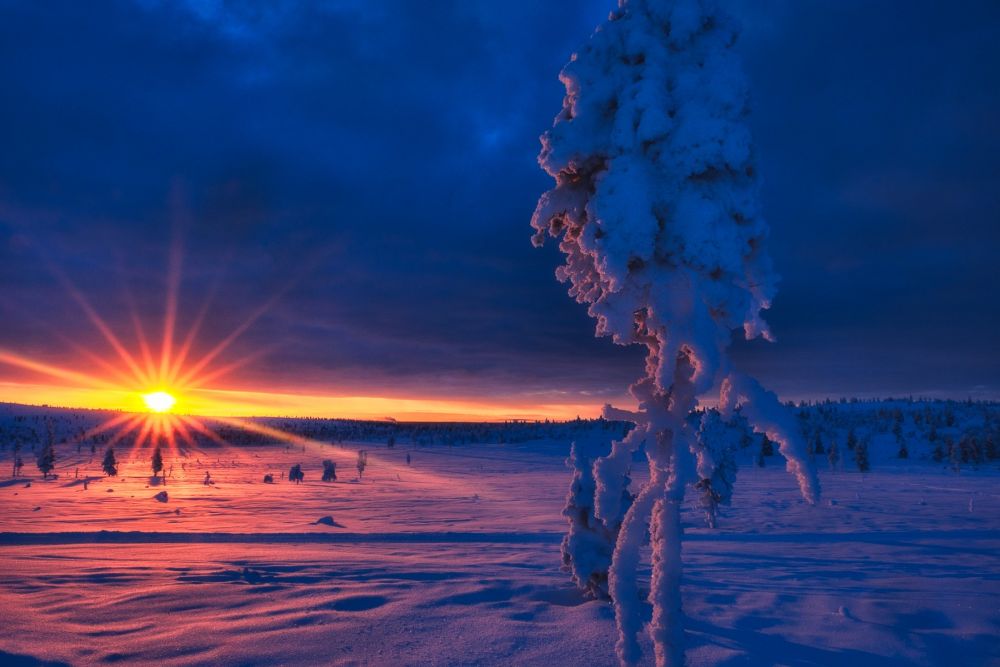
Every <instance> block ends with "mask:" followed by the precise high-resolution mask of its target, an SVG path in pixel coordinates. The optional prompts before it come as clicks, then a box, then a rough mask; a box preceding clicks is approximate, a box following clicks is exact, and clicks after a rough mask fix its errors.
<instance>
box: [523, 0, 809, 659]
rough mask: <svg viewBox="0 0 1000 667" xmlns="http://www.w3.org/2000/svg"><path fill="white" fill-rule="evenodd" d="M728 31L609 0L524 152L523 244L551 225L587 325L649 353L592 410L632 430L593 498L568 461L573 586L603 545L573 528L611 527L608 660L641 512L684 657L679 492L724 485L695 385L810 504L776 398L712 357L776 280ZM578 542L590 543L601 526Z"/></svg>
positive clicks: (748, 329) (657, 611) (622, 643)
mask: <svg viewBox="0 0 1000 667" xmlns="http://www.w3.org/2000/svg"><path fill="white" fill-rule="evenodd" d="M737 34H738V29H737V26H736V25H735V23H734V22H733V20H732V19H730V18H729V17H728V16H727V15H726V14H725V13H723V12H721V11H720V10H719V9H718V8H717V7H716V5H715V3H714V2H712V1H710V0H621V2H620V6H619V7H618V9H617V10H615V11H614V12H612V14H611V15H610V17H609V19H608V20H607V21H606V22H605V23H604V24H603V25H601V26H600V27H599V28H598V29H597V31H596V32H595V33H594V34H593V35H592V36H591V38H590V40H589V42H588V43H587V44H586V45H585V46H584V47H583V48H582V49H581V50H580V51H579V52H578V53H577V54H575V55H574V56H573V58H572V59H571V60H570V62H569V63H568V64H567V65H566V67H565V68H564V69H563V71H562V74H561V76H560V78H561V80H562V82H563V84H564V85H565V87H566V97H565V100H564V103H563V109H562V111H561V112H560V113H559V115H558V116H557V117H556V119H555V123H554V125H553V127H552V129H551V130H549V131H548V132H547V133H546V134H545V135H544V136H543V137H542V152H541V155H540V156H539V162H540V164H541V165H542V167H543V168H544V169H545V170H546V171H547V172H548V173H549V174H550V175H551V176H552V177H553V178H554V179H555V187H553V188H552V189H551V190H549V191H548V192H546V193H545V194H543V195H542V197H541V198H540V199H539V202H538V206H537V208H536V210H535V214H534V217H533V218H532V222H531V224H532V226H533V227H534V229H535V235H534V237H533V241H534V243H535V244H536V245H541V244H542V243H544V241H545V237H546V236H552V237H555V238H557V239H558V241H559V248H560V250H561V251H562V252H563V253H564V255H565V263H564V265H563V266H561V267H559V269H558V270H557V271H556V276H557V278H558V279H559V280H560V281H562V282H565V283H568V284H569V293H570V295H571V296H572V297H574V298H575V299H576V300H577V301H579V302H581V303H585V304H587V307H588V312H589V313H590V315H591V316H592V317H594V318H595V319H596V321H597V324H596V330H597V334H598V335H599V336H610V337H611V338H612V340H614V342H615V343H618V344H621V345H630V344H639V345H644V346H645V347H646V350H647V356H646V369H645V375H644V376H643V377H642V378H641V379H640V380H639V381H638V382H636V383H635V384H634V385H633V386H632V388H631V392H632V395H633V396H634V397H635V399H636V400H637V401H638V404H639V408H638V411H636V412H634V413H624V412H622V411H617V410H614V409H613V408H610V409H608V410H606V413H605V416H607V417H608V418H609V419H627V420H628V421H631V422H633V423H634V424H635V425H636V426H635V428H634V429H633V430H632V431H631V432H629V434H628V435H627V436H626V437H624V438H623V439H622V440H619V441H616V442H614V443H612V448H611V452H610V453H609V454H608V455H606V456H602V457H600V458H598V459H596V460H595V461H594V462H593V465H592V468H591V471H592V482H593V500H592V502H590V501H589V497H588V496H587V494H588V493H590V488H591V486H590V485H591V477H588V476H587V474H586V470H584V469H583V466H584V464H583V463H582V462H581V459H577V460H576V462H575V463H574V470H575V474H574V487H573V490H571V493H570V501H569V505H568V507H567V512H568V513H569V515H570V517H571V535H570V536H569V537H568V538H567V544H570V543H573V542H574V539H576V540H577V541H576V542H575V544H576V545H577V546H575V547H572V548H570V549H569V553H571V554H572V556H571V561H573V563H574V564H573V565H571V567H572V569H573V571H574V576H576V577H577V578H578V582H581V581H582V582H583V585H584V586H585V587H588V586H590V588H592V586H591V585H590V584H589V583H588V582H590V580H591V577H592V575H593V573H594V571H593V570H591V569H588V568H591V567H593V566H594V565H596V564H597V563H598V562H599V561H600V559H599V558H594V559H592V560H590V561H587V560H586V558H585V556H584V555H583V554H582V549H583V546H582V545H583V544H584V543H585V541H582V536H583V535H585V534H586V535H591V536H596V535H602V536H603V537H604V538H608V539H610V537H609V536H610V535H614V534H615V533H617V538H616V542H615V546H614V551H613V554H612V557H611V563H610V568H609V570H608V592H609V594H610V596H611V598H612V600H613V601H614V604H615V612H616V621H617V624H618V629H619V641H618V655H619V658H620V660H621V661H622V662H623V663H633V662H635V661H636V660H638V658H639V644H638V641H637V635H638V632H639V631H640V630H641V629H642V621H641V620H640V619H641V616H640V603H639V599H638V596H639V591H638V586H637V583H636V568H638V565H639V561H640V549H641V546H642V543H643V541H644V539H645V535H646V530H647V526H648V527H649V534H650V535H651V540H652V544H651V548H652V557H653V574H652V585H651V590H650V594H649V598H650V601H651V602H652V604H653V618H652V621H651V622H650V624H649V631H650V634H651V636H652V638H653V643H654V648H655V650H656V661H657V664H660V665H666V664H681V663H682V662H683V648H682V645H681V642H682V638H683V634H682V626H681V624H682V612H681V607H680V575H681V570H680V563H681V560H680V553H681V552H680V540H681V536H682V530H681V523H680V506H681V503H682V501H683V498H684V494H685V491H686V488H687V486H688V485H697V484H700V483H702V482H704V484H703V485H702V488H701V489H700V490H701V491H702V493H703V497H707V498H710V499H712V500H711V501H710V502H711V503H712V505H711V509H710V510H709V511H710V512H711V513H712V514H713V516H714V508H715V507H717V505H718V504H719V503H722V502H723V501H724V500H727V499H728V494H729V492H730V490H731V484H732V481H733V479H734V474H735V471H734V469H733V468H732V466H731V464H730V462H728V461H727V460H726V459H725V452H726V447H725V446H724V445H720V444H718V443H716V442H710V440H711V439H712V438H713V437H714V435H713V432H714V431H715V430H717V427H716V426H713V425H712V424H711V423H709V424H704V423H702V424H700V425H699V424H698V423H697V422H694V423H692V420H691V419H690V415H691V413H692V411H694V410H695V409H696V407H697V396H699V395H701V394H705V393H709V392H711V393H718V394H720V402H721V403H722V404H724V406H726V409H727V410H728V411H730V412H731V411H733V410H735V409H736V408H737V407H739V408H740V412H741V414H743V415H745V416H746V417H747V419H748V421H749V422H750V423H751V424H752V425H753V426H754V428H757V429H760V430H763V431H764V432H766V433H767V434H768V436H769V437H773V438H774V439H775V440H777V441H778V442H779V444H780V446H781V451H782V454H783V455H784V456H785V457H786V459H788V467H789V470H790V471H792V472H793V473H795V474H796V475H797V477H798V480H799V486H800V488H801V490H802V493H803V496H804V497H805V498H806V499H807V500H808V501H810V502H813V501H815V499H816V496H817V494H818V487H817V485H816V483H815V475H814V473H812V471H811V468H810V467H809V465H808V461H807V458H806V457H805V456H804V453H805V450H804V448H803V447H801V442H799V441H798V440H796V439H795V437H794V436H793V435H792V433H793V432H794V431H793V430H789V429H788V428H787V425H788V424H787V419H786V418H784V417H781V414H782V408H781V406H780V405H779V404H777V399H774V397H773V394H770V393H769V392H766V391H764V390H763V389H761V388H760V387H759V385H757V384H756V383H755V382H753V381H751V380H749V379H747V378H743V377H742V376H739V375H738V374H735V373H732V371H731V369H730V367H729V363H728V359H727V347H728V343H729V340H730V335H731V332H732V330H734V329H739V328H742V330H743V332H744V335H745V336H746V337H747V338H755V337H757V336H763V337H765V338H768V339H770V333H769V331H768V328H767V325H766V324H765V323H764V321H763V319H762V318H761V311H762V310H764V309H766V308H768V307H769V305H770V302H771V299H772V297H773V296H774V292H775V285H776V281H777V278H776V276H775V274H774V271H773V268H772V265H771V260H770V258H769V256H768V254H767V251H766V241H767V235H768V227H767V224H766V222H765V221H764V219H763V218H762V217H761V214H760V210H759V205H758V184H757V175H756V171H755V168H754V164H753V152H752V147H751V140H750V133H749V130H748V129H747V126H746V116H747V113H748V101H747V100H748V96H747V85H746V80H745V78H744V76H743V73H742V70H741V67H740V64H739V60H738V58H737V55H736V53H735V51H734V48H733V47H734V45H735V43H736V38H737ZM772 399H773V400H772ZM727 414H728V413H727ZM711 419H714V418H710V422H711ZM643 443H645V452H646V456H647V459H648V463H649V468H650V480H649V482H648V483H647V484H646V485H645V486H644V487H643V488H642V489H641V490H639V493H638V495H637V496H636V498H635V501H634V502H632V503H630V504H629V503H626V502H623V498H625V497H626V496H625V495H624V494H623V492H624V491H626V489H627V480H626V474H627V471H628V469H629V466H630V464H631V460H632V455H633V453H634V452H635V451H637V449H638V448H639V447H640V445H642V444H643ZM706 480H707V481H706ZM705 494H707V496H706V495H705ZM591 507H592V509H593V512H592V516H591V515H590V508H591ZM585 508H586V509H585ZM584 511H586V515H585V514H584V513H583V512H584ZM574 513H575V514H574ZM573 516H576V517H577V519H576V520H574V519H573ZM584 516H586V519H584ZM591 519H594V520H599V521H600V522H601V523H603V524H604V528H605V529H606V532H604V533H600V532H599V531H596V530H595V529H594V527H593V525H592V524H591V523H590V521H591ZM619 526H620V528H619ZM574 530H575V531H576V533H575V538H574ZM588 531H589V533H588ZM602 539H603V538H602ZM591 544H592V545H594V546H595V549H604V548H605V547H604V546H603V545H604V544H605V543H604V542H602V541H601V539H597V538H595V539H594V540H592V541H591ZM574 559H575V560H574ZM585 563H586V565H585ZM583 575H586V576H585V578H581V577H583ZM598 579H600V576H599V575H598Z"/></svg>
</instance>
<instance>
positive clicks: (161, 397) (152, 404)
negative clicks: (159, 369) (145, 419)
mask: <svg viewBox="0 0 1000 667" xmlns="http://www.w3.org/2000/svg"><path fill="white" fill-rule="evenodd" d="M142 400H143V402H144V403H145V404H146V407H147V408H149V409H150V410H152V411H153V412H170V408H172V407H174V404H175V403H177V399H176V398H174V397H173V396H171V395H170V394H168V393H167V392H165V391H154V392H151V393H149V394H143V395H142Z"/></svg>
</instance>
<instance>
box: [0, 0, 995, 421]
mask: <svg viewBox="0 0 1000 667" xmlns="http://www.w3.org/2000/svg"><path fill="white" fill-rule="evenodd" d="M275 4H276V3H266V2H259V3H254V2H248V3H220V2H189V3H187V4H184V3H174V2H156V1H154V0H142V1H132V0H128V1H126V0H121V1H108V0H93V1H92V2H86V3H80V2H47V3H38V2H16V1H11V0H0V62H3V63H4V67H2V68H0V90H3V91H4V103H3V104H2V105H0V146H3V150H2V151H0V318H2V320H3V322H4V326H3V327H0V346H2V347H6V348H8V349H13V350H16V351H18V352H19V353H21V354H25V355H31V356H32V357H34V358H38V359H45V360H49V361H51V362H53V363H62V364H73V363H76V362H77V361H78V360H74V358H73V354H72V352H71V351H70V350H68V349H67V347H66V346H65V345H64V344H62V343H61V342H60V338H59V334H60V333H63V334H68V335H70V336H71V337H72V338H74V340H76V341H78V342H85V343H86V344H88V345H90V346H92V347H93V348H94V349H99V350H102V351H103V348H101V345H102V343H101V342H100V339H99V336H98V335H97V334H96V332H93V331H92V328H90V327H89V325H88V324H87V323H86V321H85V319H84V318H83V316H82V314H81V313H80V311H79V310H78V309H77V308H76V306H75V304H74V303H73V302H72V300H71V299H69V298H68V296H67V294H66V292H65V289H64V288H63V287H62V286H60V284H59V282H58V281H57V280H56V279H55V278H54V277H53V272H52V270H51V268H50V265H51V266H56V267H58V270H59V271H63V272H65V274H66V275H67V276H68V277H69V278H70V279H71V280H72V281H73V282H74V283H75V284H77V285H78V287H79V288H80V289H81V290H82V291H83V292H84V293H86V294H87V295H88V296H89V297H90V298H91V300H92V301H93V302H94V303H95V305H96V306H97V307H98V309H99V310H100V312H101V313H102V314H103V315H104V316H105V317H106V319H108V320H109V321H110V322H111V323H112V325H113V326H114V327H115V328H116V329H118V330H121V331H123V332H128V331H130V330H131V329H130V327H131V324H130V321H129V314H128V313H129V301H130V300H131V301H132V302H134V304H135V308H136V309H137V311H138V313H139V315H140V318H141V319H142V320H143V321H144V322H146V323H148V327H149V328H150V329H151V330H158V329H159V327H160V324H159V322H160V318H161V317H162V311H163V294H164V280H165V278H164V277H165V275H166V266H167V256H168V250H167V249H168V247H169V245H170V238H171V229H174V228H179V229H181V230H182V231H183V239H184V246H183V247H184V253H183V257H184V282H183V290H182V301H181V322H182V324H184V323H189V322H190V321H191V320H192V319H193V318H194V316H195V313H196V312H197V310H198V308H199V306H200V305H201V303H202V301H203V299H204V298H205V295H206V294H208V293H210V292H213V290H215V291H214V293H215V295H216V297H215V299H214V300H213V301H212V307H211V309H210V311H209V316H208V318H207V320H206V326H205V329H204V330H203V335H202V336H199V340H198V342H197V344H196V346H200V347H202V348H206V349H207V348H209V347H211V345H212V344H213V343H214V342H215V341H216V340H218V339H219V338H221V337H224V336H225V335H226V334H228V333H229V331H231V330H232V329H233V328H234V327H236V326H238V325H239V324H240V323H241V322H243V321H244V320H245V319H246V318H247V316H248V315H250V314H251V313H252V312H253V311H254V310H255V308H256V307H257V306H259V305H260V304H261V303H262V302H264V301H266V300H267V299H268V298H269V297H270V296H272V295H275V294H279V293H280V298H279V299H278V301H277V303H276V305H275V306H274V307H273V308H271V309H270V310H268V312H267V313H266V314H264V315H263V316H262V317H261V318H260V319H259V320H257V321H256V322H255V324H254V326H253V327H251V328H250V329H249V330H248V331H247V332H246V333H245V334H244V335H243V336H241V337H240V338H239V340H238V341H237V342H236V343H234V344H233V346H232V348H231V349H230V350H227V354H229V355H232V356H233V357H239V356H241V355H243V354H246V353H248V352H252V351H253V350H256V349H260V348H261V347H263V346H270V345H271V344H275V345H276V347H275V349H273V350H271V351H270V353H269V354H268V356H266V357H265V358H264V359H262V360H260V361H259V362H257V363H255V364H254V365H252V366H250V367H247V368H244V369H241V370H240V371H239V373H238V374H236V375H234V376H233V377H232V378H230V379H229V380H228V381H229V382H230V383H233V384H235V385H238V386H242V387H268V388H273V389H281V390H294V391H299V390H301V391H321V390H322V391H340V392H354V393H359V392H361V393H366V394H376V395H397V396H406V395H430V396H458V397H477V398H484V399H489V398H491V397H509V396H512V395H517V396H520V397H522V398H524V399H525V400H531V397H532V396H540V397H545V400H550V399H558V398H559V397H564V398H565V400H567V401H569V402H589V401H593V402H594V403H595V404H599V403H601V402H603V401H604V400H606V399H607V398H614V397H618V396H620V395H621V394H622V393H623V391H624V388H625V387H626V386H627V385H628V383H629V382H630V381H631V380H632V379H634V378H635V377H636V376H638V375H639V373H640V372H641V355H642V353H641V350H638V349H631V350H626V349H620V348H615V347H614V346H613V345H612V344H611V343H610V341H608V340H596V339H594V338H593V325H592V322H591V321H590V320H589V319H588V318H587V316H586V314H585V312H584V310H583V308H582V307H581V306H579V305H578V304H575V303H574V302H573V301H572V300H571V299H569V298H568V297H567V296H566V294H565V289H564V287H563V286H561V285H559V284H558V283H557V282H556V280H555V279H554V277H553V271H554V269H555V267H556V266H557V265H558V264H559V261H560V260H559V258H558V256H557V251H556V250H555V249H554V248H551V247H550V248H546V249H544V250H536V249H533V248H532V247H531V244H530V242H529V239H530V228H529V226H528V221H529V219H530V216H531V212H532V210H533V209H534V205H535V201H536V200H537V197H538V195H539V194H540V193H541V192H543V191H544V190H546V189H547V188H548V187H549V179H548V177H547V176H546V175H545V174H544V173H543V172H542V171H541V170H540V169H539V168H538V166H537V163H536V161H535V158H536V155H537V152H538V148H539V144H538V135H539V134H541V132H543V131H544V130H545V129H546V128H547V127H548V126H549V125H550V124H551V121H552V118H553V117H554V116H555V114H556V113H557V112H558V110H559V107H560V103H561V99H562V94H563V91H562V86H561V84H560V83H559V81H558V79H557V75H558V72H559V70H560V68H561V67H562V65H563V64H564V63H565V62H566V60H567V59H568V57H569V55H570V54H571V53H572V51H573V50H574V49H575V48H576V47H578V46H579V45H580V44H582V43H583V41H584V40H585V39H586V37H587V36H588V35H589V33H590V32H591V31H592V29H593V27H594V26H595V25H596V24H597V23H598V22H600V21H601V20H602V19H603V17H604V16H605V15H606V13H607V11H608V9H610V4H611V3H608V2H597V1H594V0H587V2H579V3H566V2H538V1H531V2H528V1H524V2H521V1H520V0H510V1H508V2H503V3H500V2H493V1H482V2H475V1H462V2H459V1H455V2H443V1H436V0H432V1H429V2H419V3H417V2H407V1H403V0H399V1H396V2H377V1H371V2H360V1H348V0H343V1H341V2H327V3H301V4H299V3H282V4H278V5H277V8H276V7H275ZM731 6H732V8H733V11H734V13H736V14H737V15H738V16H739V17H740V19H741V20H742V21H743V23H744V34H743V37H742V41H741V45H740V49H741V51H742V53H743V54H744V57H745V62H746V69H747V72H748V74H749V77H750V80H751V83H752V87H753V100H754V102H753V104H754V111H753V117H752V128H753V131H754V136H755V141H756V148H757V153H758V157H759V164H760V171H761V173H762V174H763V178H764V187H763V193H762V194H763V198H764V202H763V206H764V210H765V212H766V214H767V217H768V219H769V221H770V223H771V226H772V248H771V250H772V254H773V256H774V259H775V262H776V265H777V267H778V270H779V272H780V273H781V274H782V276H783V280H782V284H781V287H780V291H779V296H778V298H777V299H776V301H775V303H774V307H773V309H772V310H771V312H770V315H769V318H768V319H769V320H770V322H771V323H772V326H773V329H774V330H775V333H776V334H777V337H778V343H777V344H775V345H768V344H766V343H756V342H755V343H752V344H746V343H737V344H736V346H735V348H734V354H735V357H736V359H737V363H738V364H739V365H740V366H742V367H743V368H744V369H745V370H747V371H750V372H751V373H754V374H756V375H757V376H758V377H760V379H761V380H762V381H763V382H764V383H765V384H768V385H770V386H772V387H773V388H775V389H777V390H778V391H779V393H780V394H782V395H783V396H784V397H788V398H800V397H816V396H826V395H834V396H837V395H855V394H857V395H872V394H880V395H887V394H903V393H914V394H923V393H934V394H940V395H951V396H959V397H965V396H967V395H973V396H984V397H996V396H997V395H998V394H1000V358H998V354H997V351H996V350H997V347H998V342H1000V336H998V327H1000V297H998V290H997V284H998V281H997V279H996V257H997V250H998V240H1000V239H998V237H1000V224H998V223H1000V187H998V183H1000V122H998V120H997V119H998V118H1000V73H998V72H1000V69H998V68H997V66H996V63H998V62H1000V45H998V44H1000V40H998V39H997V38H998V36H1000V35H998V34H997V33H998V30H997V26H998V25H1000V5H997V3H995V2H989V1H982V2H980V1H976V0H967V1H964V2H961V3H957V4H954V3H953V4H951V5H945V4H943V3H940V2H929V1H918V2H910V3H905V4H902V3H898V2H887V1H875V2H862V1H860V0H847V1H843V2H818V1H812V2H801V1H792V0H786V1H779V0H768V1H767V2H749V1H747V2H738V3H733V4H732V5H731ZM126 287H127V289H126ZM128 293H130V296H129V294H128ZM123 337H125V338H128V334H127V333H124V334H123ZM8 371H9V369H4V370H2V371H0V373H7V372H8ZM11 372H12V371H11ZM0 377H2V376H0Z"/></svg>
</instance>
